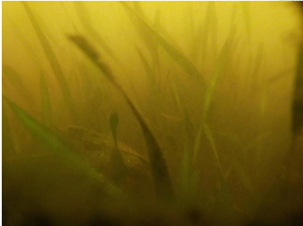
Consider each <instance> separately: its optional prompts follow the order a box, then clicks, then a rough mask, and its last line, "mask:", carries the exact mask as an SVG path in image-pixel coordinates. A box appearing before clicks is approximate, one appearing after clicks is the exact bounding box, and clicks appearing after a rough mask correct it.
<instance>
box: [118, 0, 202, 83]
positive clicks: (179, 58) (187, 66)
mask: <svg viewBox="0 0 303 226" xmlns="http://www.w3.org/2000/svg"><path fill="white" fill-rule="evenodd" d="M121 4H122V5H123V7H124V9H125V10H126V12H127V14H128V16H129V17H130V19H131V21H134V18H135V19H136V21H137V22H138V23H134V25H135V26H136V27H137V29H139V30H143V29H144V30H146V36H151V35H152V36H153V37H155V38H156V39H157V41H158V43H159V44H160V45H161V46H162V47H163V49H165V50H166V52H167V53H168V54H169V55H170V56H171V57H172V59H174V61H175V62H176V63H177V64H179V65H180V66H181V67H182V68H183V70H184V71H186V72H187V73H188V74H189V75H190V76H191V77H192V78H194V79H197V80H198V81H201V80H202V84H203V85H205V81H204V77H203V76H202V74H201V73H200V72H199V70H198V69H197V68H196V67H195V66H194V64H193V63H192V62H191V61H190V60H189V59H188V58H187V57H186V56H185V55H184V54H183V53H182V52H181V51H180V50H179V49H177V48H176V47H175V46H173V45H172V44H171V43H170V42H168V41H167V40H166V39H165V38H164V37H163V36H162V35H160V34H159V33H158V32H157V31H156V30H155V29H154V28H152V27H151V26H150V25H149V24H148V22H146V21H145V20H144V19H143V18H141V17H140V16H139V15H138V14H137V13H136V12H134V11H133V10H132V9H131V8H130V7H129V6H128V5H127V4H126V3H124V2H121ZM138 24H139V25H138ZM149 34H150V35H149Z"/></svg>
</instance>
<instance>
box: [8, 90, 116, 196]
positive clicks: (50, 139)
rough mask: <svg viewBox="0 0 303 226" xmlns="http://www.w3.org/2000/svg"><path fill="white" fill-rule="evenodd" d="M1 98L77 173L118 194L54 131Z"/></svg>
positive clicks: (52, 151)
mask: <svg viewBox="0 0 303 226" xmlns="http://www.w3.org/2000/svg"><path fill="white" fill-rule="evenodd" d="M3 99H4V100H5V101H6V103H7V104H8V105H9V106H10V107H11V109H12V110H13V112H14V113H15V114H16V116H17V117H18V118H19V120H20V121H21V123H22V124H23V126H24V127H25V128H26V129H27V131H28V132H29V133H31V134H32V136H33V137H34V138H36V139H37V140H39V141H40V142H41V143H43V144H44V145H45V146H46V147H47V148H48V150H49V151H50V152H51V153H52V154H55V155H58V156H60V157H61V158H62V159H63V160H65V161H66V162H67V164H70V165H72V166H73V167H74V168H75V169H76V170H77V171H78V172H79V173H83V174H84V175H86V176H88V177H90V178H93V179H95V180H97V181H99V182H101V183H102V184H104V190H105V192H107V193H108V194H112V195H117V194H119V192H120V191H119V190H118V189H117V188H116V187H115V186H114V185H112V184H111V183H110V182H109V181H107V179H106V178H105V177H104V176H103V175H101V174H99V173H98V172H97V171H95V169H94V168H92V167H91V166H90V165H89V164H88V163H86V162H85V161H84V160H83V159H82V158H81V157H80V156H78V155H76V154H74V153H73V152H72V151H71V150H70V149H69V147H68V146H67V145H65V143H64V142H62V140H61V138H60V137H59V136H58V135H57V134H56V133H55V132H53V131H52V130H51V129H49V128H48V127H46V126H45V125H43V124H41V123H40V122H38V121H37V120H36V119H35V118H34V117H32V116H31V115H29V114H28V113H27V112H26V111H24V110H23V109H22V108H20V107H19V106H18V105H16V104H15V103H13V102H11V101H10V100H9V99H8V98H7V97H5V96H3Z"/></svg>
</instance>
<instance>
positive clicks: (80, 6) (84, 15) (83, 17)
mask: <svg viewBox="0 0 303 226" xmlns="http://www.w3.org/2000/svg"><path fill="white" fill-rule="evenodd" d="M84 3H85V2H81V1H77V2H74V4H75V8H76V12H77V14H78V16H79V18H80V22H81V23H82V25H83V28H84V29H85V30H86V31H87V33H88V34H90V35H91V37H92V38H93V39H94V40H95V41H96V43H98V45H100V46H101V47H102V48H103V49H104V51H105V52H106V53H107V54H108V55H109V56H110V57H111V58H112V59H114V60H115V61H118V58H117V56H116V55H115V54H114V52H113V50H112V49H111V47H110V46H109V45H108V44H107V43H106V41H105V40H104V39H103V38H102V36H101V35H100V34H99V33H98V32H97V31H96V29H95V28H94V27H93V25H92V23H91V20H90V18H89V12H88V11H87V8H86V7H85V4H84Z"/></svg>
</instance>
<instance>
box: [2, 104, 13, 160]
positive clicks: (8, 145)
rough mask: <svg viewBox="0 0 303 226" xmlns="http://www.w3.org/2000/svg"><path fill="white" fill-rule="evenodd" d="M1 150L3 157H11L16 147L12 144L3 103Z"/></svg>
mask: <svg viewBox="0 0 303 226" xmlns="http://www.w3.org/2000/svg"><path fill="white" fill-rule="evenodd" d="M2 123H3V124H2V140H3V143H2V148H3V153H2V154H3V156H2V157H6V156H11V155H14V154H16V147H15V144H14V139H13V137H12V134H11V127H10V125H9V122H8V118H7V115H6V110H5V106H4V103H3V102H2Z"/></svg>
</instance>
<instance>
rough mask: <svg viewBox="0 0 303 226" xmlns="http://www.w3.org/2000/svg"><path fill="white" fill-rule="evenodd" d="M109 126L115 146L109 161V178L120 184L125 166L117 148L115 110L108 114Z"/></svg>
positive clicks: (117, 122) (124, 172)
mask: <svg viewBox="0 0 303 226" xmlns="http://www.w3.org/2000/svg"><path fill="white" fill-rule="evenodd" d="M109 121H110V128H111V131H112V135H113V140H114V145H115V148H114V150H113V152H112V154H111V161H110V167H111V169H110V171H111V172H110V173H111V178H112V179H113V180H114V181H115V182H116V183H117V184H118V185H120V184H122V183H123V181H124V180H125V177H126V166H125V163H124V161H123V158H122V155H121V152H120V150H119V148H118V141H117V129H118V124H119V117H118V113H117V112H112V113H111V115H110V120H109Z"/></svg>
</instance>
